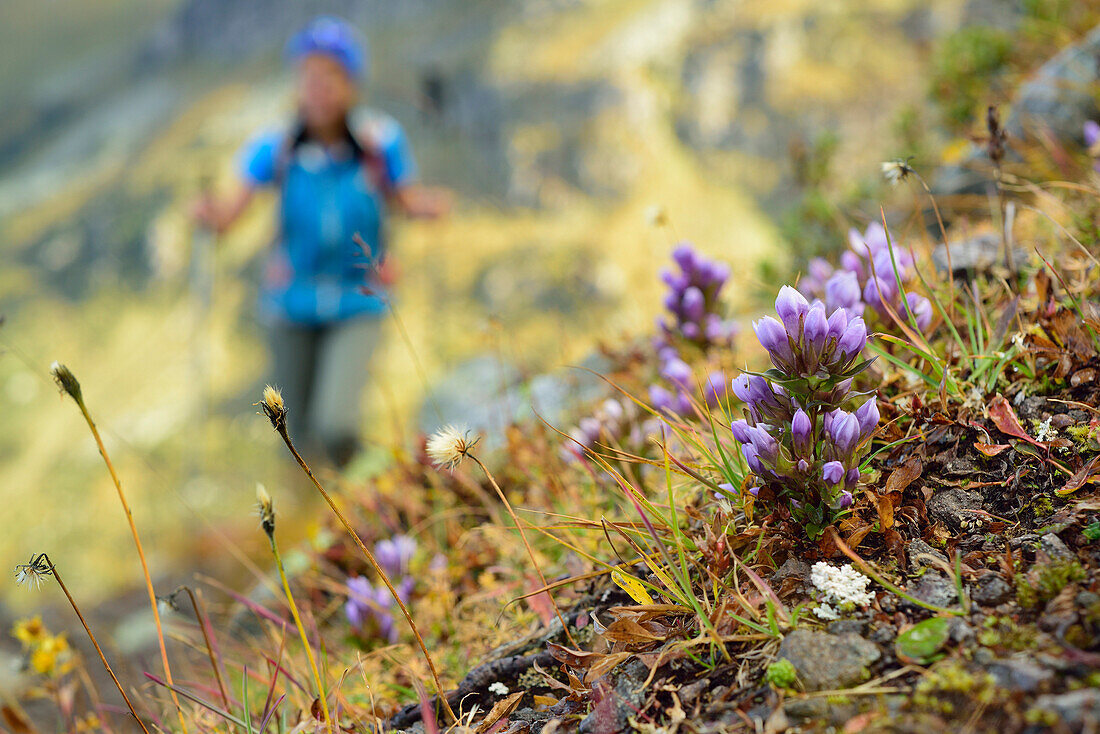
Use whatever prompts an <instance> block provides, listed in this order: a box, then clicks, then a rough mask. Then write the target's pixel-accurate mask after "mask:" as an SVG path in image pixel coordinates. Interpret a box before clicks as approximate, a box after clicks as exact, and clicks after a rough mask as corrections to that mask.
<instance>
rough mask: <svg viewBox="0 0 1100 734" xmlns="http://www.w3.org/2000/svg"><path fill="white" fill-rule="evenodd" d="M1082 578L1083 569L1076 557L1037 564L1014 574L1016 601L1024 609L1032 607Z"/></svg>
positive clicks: (1044, 602) (1083, 575)
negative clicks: (1026, 571)
mask: <svg viewBox="0 0 1100 734" xmlns="http://www.w3.org/2000/svg"><path fill="white" fill-rule="evenodd" d="M1083 578H1085V569H1084V567H1082V566H1081V564H1080V563H1079V562H1078V561H1077V560H1076V559H1065V560H1055V561H1051V562H1049V563H1040V564H1037V565H1036V566H1035V567H1034V568H1032V569H1031V571H1029V572H1028V573H1026V574H1022V573H1018V574H1016V601H1017V602H1018V603H1019V605H1020V606H1022V607H1024V608H1025V609H1034V608H1035V607H1038V606H1039V605H1040V604H1046V603H1047V602H1048V601H1050V600H1051V599H1053V598H1054V597H1056V596H1057V595H1058V592H1060V591H1061V590H1062V589H1064V588H1066V586H1067V585H1069V584H1072V583H1074V582H1075V581H1080V580H1081V579H1083Z"/></svg>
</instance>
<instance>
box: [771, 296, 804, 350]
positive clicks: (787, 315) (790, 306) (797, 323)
mask: <svg viewBox="0 0 1100 734" xmlns="http://www.w3.org/2000/svg"><path fill="white" fill-rule="evenodd" d="M809 310H810V302H809V301H807V300H806V296H804V295H802V294H801V293H799V292H798V291H796V290H795V289H794V288H791V287H790V286H789V285H785V286H783V287H782V288H780V289H779V295H778V296H776V299H775V312H776V313H777V314H779V320H780V321H782V322H783V328H784V329H786V331H787V333H788V334H798V333H799V332H800V331H801V330H802V323H801V321H802V319H803V317H805V315H806V312H807V311H809ZM769 351H770V350H769Z"/></svg>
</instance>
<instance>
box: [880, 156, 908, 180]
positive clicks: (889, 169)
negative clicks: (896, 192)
mask: <svg viewBox="0 0 1100 734" xmlns="http://www.w3.org/2000/svg"><path fill="white" fill-rule="evenodd" d="M911 173H916V171H915V170H913V167H912V166H910V165H909V160H903V159H901V158H895V159H894V160H892V161H883V163H882V175H883V176H885V177H886V180H887V181H888V182H889V183H890V185H891V186H897V185H898V184H899V183H901V182H902V181H904V180H905V179H907V178H909V174H911Z"/></svg>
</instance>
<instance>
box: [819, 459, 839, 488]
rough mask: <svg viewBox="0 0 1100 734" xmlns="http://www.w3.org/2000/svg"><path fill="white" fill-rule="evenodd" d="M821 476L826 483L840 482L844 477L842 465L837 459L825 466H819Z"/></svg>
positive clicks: (834, 483)
mask: <svg viewBox="0 0 1100 734" xmlns="http://www.w3.org/2000/svg"><path fill="white" fill-rule="evenodd" d="M821 478H822V479H824V480H825V482H826V483H827V484H832V485H836V484H840V482H841V480H842V479H844V465H843V464H841V463H840V462H839V461H830V462H828V463H827V464H825V466H823V467H821Z"/></svg>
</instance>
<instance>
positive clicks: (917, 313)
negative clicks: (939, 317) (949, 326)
mask: <svg viewBox="0 0 1100 734" xmlns="http://www.w3.org/2000/svg"><path fill="white" fill-rule="evenodd" d="M905 301H906V303H908V304H909V310H910V311H912V312H913V318H914V319H916V321H917V328H918V329H920V330H921V331H924V330H925V329H927V328H928V326H929V325H930V324H931V323H932V302H931V301H929V300H928V299H927V298H925V297H924V296H922V295H920V294H919V293H906V294H905Z"/></svg>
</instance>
